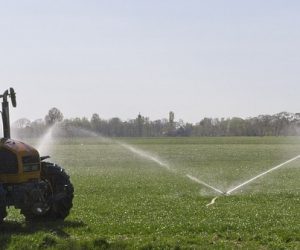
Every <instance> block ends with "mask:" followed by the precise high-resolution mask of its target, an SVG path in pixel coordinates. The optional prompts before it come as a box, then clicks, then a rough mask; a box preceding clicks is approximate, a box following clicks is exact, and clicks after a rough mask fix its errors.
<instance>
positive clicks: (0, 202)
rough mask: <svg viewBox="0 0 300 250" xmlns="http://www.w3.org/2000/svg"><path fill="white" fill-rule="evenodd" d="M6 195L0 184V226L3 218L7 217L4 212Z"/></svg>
mask: <svg viewBox="0 0 300 250" xmlns="http://www.w3.org/2000/svg"><path fill="white" fill-rule="evenodd" d="M5 196H6V193H5V191H4V188H3V186H2V184H0V224H1V223H2V222H3V220H4V218H5V217H6V216H7V212H6V198H5Z"/></svg>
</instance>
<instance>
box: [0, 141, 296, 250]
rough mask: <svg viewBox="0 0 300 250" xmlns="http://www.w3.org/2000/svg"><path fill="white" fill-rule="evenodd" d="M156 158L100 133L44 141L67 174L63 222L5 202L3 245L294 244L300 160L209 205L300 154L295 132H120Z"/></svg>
mask: <svg viewBox="0 0 300 250" xmlns="http://www.w3.org/2000/svg"><path fill="white" fill-rule="evenodd" d="M120 140H121V141H122V142H126V143H128V144H130V145H132V146H134V147H135V148H138V149H141V150H143V151H144V152H148V153H151V155H152V156H154V157H159V159H160V160H161V161H162V162H164V163H166V164H167V165H168V166H169V168H170V170H168V169H167V168H165V167H163V166H161V165H159V164H157V163H156V162H155V161H152V160H149V159H146V158H144V157H141V156H139V155H136V154H134V153H133V152H131V151H130V150H127V149H126V148H124V147H122V146H120V145H119V144H117V143H114V142H112V141H106V140H101V139H99V138H77V139H72V140H60V141H57V142H54V143H53V144H50V145H49V152H50V154H51V155H52V161H55V162H57V163H58V164H60V165H62V166H63V167H64V168H65V169H66V171H67V172H68V173H69V174H70V176H71V180H72V182H73V184H74V187H75V197H74V207H73V209H72V211H71V214H70V216H69V217H68V218H67V219H66V221H65V222H64V223H61V222H47V223H36V224H26V223H25V221H24V218H23V217H22V216H21V215H19V211H18V210H15V209H13V208H11V209H9V216H8V217H7V219H6V221H5V222H4V224H3V225H2V226H0V230H1V234H0V249H1V248H2V249H45V248H49V249H236V248H240V249H300V182H299V180H300V160H296V161H294V162H292V163H290V164H288V165H285V166H283V167H282V168H280V169H278V170H276V171H274V172H272V173H270V174H268V175H266V176H264V177H262V178H261V179H258V180H256V181H255V182H253V183H251V184H249V185H247V186H245V187H244V188H242V189H240V190H237V192H235V193H233V194H232V195H230V196H222V197H220V198H219V199H217V200H216V203H215V204H214V205H212V206H209V207H206V204H208V203H209V202H210V201H211V200H212V198H213V197H215V196H216V195H217V193H215V192H214V191H212V190H210V189H208V188H206V187H204V186H202V185H200V184H198V183H196V182H193V181H191V180H190V179H188V178H187V177H186V174H190V175H193V176H195V177H197V178H199V179H201V180H203V181H205V182H207V183H209V184H211V185H213V186H215V187H217V188H219V189H221V190H224V191H226V190H228V189H230V188H232V187H234V186H236V185H237V184H239V183H241V182H243V181H245V180H247V179H250V178H251V177H253V176H255V175H257V174H259V173H261V172H262V171H264V170H267V169H269V168H271V167H272V166H275V165H277V164H280V163H282V162H284V161H286V160H288V159H290V158H292V157H294V156H297V155H299V154H300V139H299V138H295V137H292V138H273V137H262V138H252V137H251V138H248V137H247V138H246V137H236V138H226V137H224V138H142V139H129V138H128V139H120Z"/></svg>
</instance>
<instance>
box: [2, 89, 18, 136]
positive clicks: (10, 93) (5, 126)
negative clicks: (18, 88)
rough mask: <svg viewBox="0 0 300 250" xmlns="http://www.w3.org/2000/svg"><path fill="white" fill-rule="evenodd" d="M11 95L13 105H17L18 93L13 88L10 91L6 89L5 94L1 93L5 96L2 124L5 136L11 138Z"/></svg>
mask: <svg viewBox="0 0 300 250" xmlns="http://www.w3.org/2000/svg"><path fill="white" fill-rule="evenodd" d="M8 96H10V98H11V102H12V105H13V107H16V106H17V102H16V93H15V91H14V89H13V88H10V89H9V91H8V90H6V91H5V92H4V93H3V95H0V98H3V102H2V112H1V114H2V124H3V137H4V138H6V139H10V120H9V103H8V100H7V97H8Z"/></svg>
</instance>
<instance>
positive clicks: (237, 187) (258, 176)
mask: <svg viewBox="0 0 300 250" xmlns="http://www.w3.org/2000/svg"><path fill="white" fill-rule="evenodd" d="M299 158H300V155H297V156H296V157H294V158H292V159H290V160H287V161H285V162H283V163H281V164H279V165H277V166H275V167H272V168H271V169H269V170H267V171H265V172H263V173H261V174H259V175H256V176H254V177H253V178H251V179H249V180H247V181H245V182H243V183H241V184H239V185H237V186H236V187H234V188H232V189H230V190H228V191H227V192H226V193H225V194H226V195H230V194H231V193H232V192H234V191H236V190H238V189H240V188H241V187H243V186H245V185H247V184H249V183H251V182H253V181H255V180H256V179H258V178H260V177H262V176H264V175H266V174H268V173H270V172H272V171H274V170H276V169H278V168H280V167H282V166H284V165H287V164H289V163H291V162H293V161H295V160H297V159H299Z"/></svg>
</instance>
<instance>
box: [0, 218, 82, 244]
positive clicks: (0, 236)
mask: <svg viewBox="0 0 300 250" xmlns="http://www.w3.org/2000/svg"><path fill="white" fill-rule="evenodd" d="M84 226H86V224H85V223H83V222H82V221H40V222H16V221H4V222H3V223H2V224H0V249H1V250H2V249H7V247H8V246H9V244H10V241H11V238H12V236H16V235H24V236H26V235H31V234H34V233H36V232H45V233H51V234H53V235H55V236H57V237H59V238H65V239H66V238H69V237H70V235H69V234H68V233H67V232H66V231H65V229H66V228H80V227H84ZM46 240H47V239H46ZM46 243H50V244H51V242H46Z"/></svg>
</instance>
